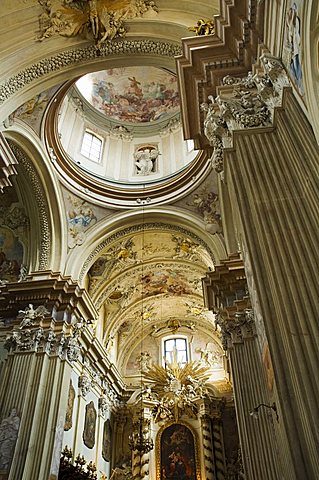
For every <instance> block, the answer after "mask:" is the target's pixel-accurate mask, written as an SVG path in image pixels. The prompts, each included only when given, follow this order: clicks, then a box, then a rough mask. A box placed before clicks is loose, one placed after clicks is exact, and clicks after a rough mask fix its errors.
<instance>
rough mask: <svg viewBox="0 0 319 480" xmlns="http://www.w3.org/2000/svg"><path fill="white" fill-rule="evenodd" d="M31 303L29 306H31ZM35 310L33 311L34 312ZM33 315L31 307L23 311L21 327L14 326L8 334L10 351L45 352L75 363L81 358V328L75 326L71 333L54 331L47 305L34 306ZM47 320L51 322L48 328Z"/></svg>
mask: <svg viewBox="0 0 319 480" xmlns="http://www.w3.org/2000/svg"><path fill="white" fill-rule="evenodd" d="M31 306H32V305H30V306H29V307H31ZM32 311H33V313H32ZM32 311H31V317H30V308H28V309H26V310H25V311H22V313H25V312H27V313H25V316H24V317H23V318H22V321H21V323H20V325H19V327H14V328H13V330H12V331H11V332H10V333H9V334H8V335H7V337H6V342H5V345H4V346H5V348H6V349H7V350H8V352H9V353H19V352H25V351H32V352H43V353H46V354H47V355H56V356H59V357H60V359H61V360H66V359H67V360H68V361H69V362H70V363H73V362H75V361H77V360H79V358H80V350H81V347H80V342H79V338H80V335H81V332H80V328H78V327H77V326H76V325H75V326H73V328H72V330H71V332H70V334H69V335H66V334H65V333H64V332H61V331H60V330H59V331H57V332H55V331H54V323H53V324H52V323H51V321H50V320H51V318H48V313H49V312H47V310H46V309H45V307H43V306H40V307H38V308H37V309H36V310H33V307H32ZM36 312H38V313H36ZM47 321H49V322H50V325H49V328H47V326H45V325H47Z"/></svg>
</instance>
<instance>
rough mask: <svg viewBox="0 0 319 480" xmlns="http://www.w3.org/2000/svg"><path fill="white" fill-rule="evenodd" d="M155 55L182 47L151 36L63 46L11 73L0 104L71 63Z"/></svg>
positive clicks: (1, 89) (173, 53)
mask: <svg viewBox="0 0 319 480" xmlns="http://www.w3.org/2000/svg"><path fill="white" fill-rule="evenodd" d="M135 54H137V55H141V54H146V55H156V56H161V57H169V58H174V57H175V56H176V55H180V54H181V47H180V46H179V45H176V44H173V43H170V42H161V41H154V40H117V41H115V42H107V43H105V44H103V45H101V46H100V48H99V49H97V48H96V47H95V46H94V45H90V46H88V47H83V48H78V49H72V50H66V51H64V52H61V53H59V54H57V55H55V56H52V57H49V58H44V59H42V60H40V61H39V62H37V63H34V64H33V65H31V66H30V67H27V68H26V69H24V70H21V71H20V72H19V73H17V74H16V75H13V76H12V77H11V78H9V79H8V80H7V81H6V82H4V83H3V84H2V85H0V105H1V104H2V103H3V102H5V101H6V100H8V99H9V98H10V97H12V95H14V94H15V93H16V92H17V91H19V90H21V89H22V88H24V87H25V86H26V85H29V84H30V83H32V82H33V81H36V80H39V78H41V77H43V76H44V75H47V74H50V73H53V72H56V71H58V70H62V69H63V68H65V67H70V66H71V65H78V64H81V63H82V62H85V61H88V60H89V61H92V60H94V59H103V58H107V57H108V56H109V55H113V56H114V55H115V56H118V55H135Z"/></svg>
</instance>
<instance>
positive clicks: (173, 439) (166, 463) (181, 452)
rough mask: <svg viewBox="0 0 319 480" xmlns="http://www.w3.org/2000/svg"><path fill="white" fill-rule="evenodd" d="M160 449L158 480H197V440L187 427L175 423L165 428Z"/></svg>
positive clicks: (158, 453)
mask: <svg viewBox="0 0 319 480" xmlns="http://www.w3.org/2000/svg"><path fill="white" fill-rule="evenodd" d="M159 435H160V434H159ZM158 447H159V448H158V450H159V451H158V452H157V455H158V462H157V465H158V467H160V468H157V470H158V476H157V478H158V480H159V479H160V480H166V479H171V480H197V478H198V475H197V474H198V461H197V454H196V445H195V439H194V436H193V433H192V432H191V430H190V429H189V428H188V427H187V426H186V425H183V424H180V423H173V424H172V425H170V426H169V427H167V428H165V430H163V432H162V434H161V436H160V442H159V445H158Z"/></svg>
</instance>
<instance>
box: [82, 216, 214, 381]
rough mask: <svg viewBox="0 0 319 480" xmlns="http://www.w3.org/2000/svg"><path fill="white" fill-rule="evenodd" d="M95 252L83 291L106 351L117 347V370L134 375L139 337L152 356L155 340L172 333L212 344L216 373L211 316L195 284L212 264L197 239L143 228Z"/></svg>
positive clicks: (123, 234) (174, 229)
mask: <svg viewBox="0 0 319 480" xmlns="http://www.w3.org/2000/svg"><path fill="white" fill-rule="evenodd" d="M98 251H99V254H98V255H97V257H96V258H95V260H94V262H93V264H92V265H91V267H90V269H89V272H88V282H89V284H88V289H89V292H90V294H91V296H92V298H93V301H94V303H95V306H96V307H97V309H98V310H99V311H100V313H101V315H102V317H103V319H104V320H103V321H104V325H103V337H104V342H105V345H106V348H111V347H113V343H116V345H117V351H118V356H117V358H116V363H117V365H118V367H119V368H120V369H122V370H123V369H124V370H123V371H126V373H127V372H128V373H127V374H128V375H132V374H134V365H133V364H134V362H135V360H134V359H135V357H136V356H137V353H136V352H138V350H140V349H141V347H140V346H139V343H140V341H141V338H143V342H144V346H145V345H147V348H148V350H149V351H152V349H153V350H154V349H155V350H156V348H155V346H154V345H155V344H156V342H157V340H156V339H157V338H159V337H161V336H163V335H170V334H172V333H180V334H183V335H186V336H190V338H195V337H198V335H199V336H200V335H202V336H203V338H206V340H205V342H206V343H210V344H211V345H214V347H211V348H212V350H211V354H212V355H213V353H212V352H215V354H214V355H215V356H216V358H217V357H218V362H217V363H218V365H217V364H216V368H217V367H218V368H217V369H220V368H221V365H220V358H221V356H222V350H221V347H220V345H219V344H218V341H217V340H216V339H213V336H214V334H212V335H211V337H208V336H207V333H206V332H207V331H208V330H209V331H212V332H214V315H213V314H212V312H209V311H207V309H206V308H205V307H204V304H203V295H202V285H201V279H202V278H203V277H204V276H205V274H206V272H207V270H208V269H209V268H213V259H212V256H211V251H210V249H209V247H208V246H207V245H206V244H205V243H204V242H203V241H202V240H200V239H199V238H198V237H197V236H196V235H195V234H194V233H192V232H186V231H185V230H183V231H181V229H179V228H178V227H173V226H172V225H170V228H167V227H165V226H164V225H163V227H162V228H160V229H159V228H158V226H157V228H155V226H152V224H145V225H144V226H142V227H141V229H140V230H139V231H129V229H127V230H123V231H122V232H119V233H118V234H117V235H116V238H115V239H114V241H111V242H109V243H108V244H107V246H105V247H104V248H101V249H100V248H98ZM216 338H217V333H216ZM194 341H195V340H194ZM154 342H155V343H154ZM203 342H204V340H203V341H202V343H203ZM195 343H196V341H195ZM196 345H197V344H196ZM145 348H146V347H145ZM196 348H200V343H199V344H198V346H197V347H196ZM155 350H154V352H155ZM198 351H199V350H198ZM154 352H153V353H154ZM154 355H155V353H154ZM198 355H199V354H198ZM114 360H115V359H114ZM216 361H217V360H216ZM132 369H133V370H132ZM132 371H133V373H132ZM135 373H136V372H135Z"/></svg>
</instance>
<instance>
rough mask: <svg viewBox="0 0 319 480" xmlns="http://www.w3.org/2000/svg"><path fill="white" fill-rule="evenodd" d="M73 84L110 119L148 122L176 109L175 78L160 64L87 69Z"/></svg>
mask: <svg viewBox="0 0 319 480" xmlns="http://www.w3.org/2000/svg"><path fill="white" fill-rule="evenodd" d="M76 85H77V88H78V89H79V91H80V93H81V95H83V97H84V98H85V99H86V100H87V101H88V102H89V103H90V104H91V105H92V106H93V107H94V108H95V109H97V110H98V111H99V112H101V113H103V114H104V115H106V116H107V117H110V118H111V119H113V120H117V121H121V122H129V123H147V122H153V121H156V120H163V119H165V118H169V117H170V116H171V115H172V114H175V113H177V112H178V111H179V94H178V89H177V78H176V76H175V75H173V74H171V73H169V72H167V71H165V70H163V69H161V68H156V67H145V66H144V67H142V66H136V67H122V68H112V69H109V70H103V71H100V72H93V73H89V74H88V75H85V76H84V77H82V78H80V79H79V80H78V81H77V82H76Z"/></svg>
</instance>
